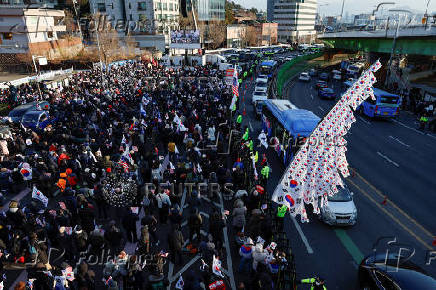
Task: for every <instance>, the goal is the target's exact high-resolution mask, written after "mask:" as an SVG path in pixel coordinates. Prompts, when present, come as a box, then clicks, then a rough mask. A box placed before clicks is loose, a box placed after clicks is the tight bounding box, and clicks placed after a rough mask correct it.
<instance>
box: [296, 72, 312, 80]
mask: <svg viewBox="0 0 436 290" xmlns="http://www.w3.org/2000/svg"><path fill="white" fill-rule="evenodd" d="M298 79H299V80H300V81H303V82H310V75H309V74H308V73H307V72H302V73H301V74H300V77H299V78H298Z"/></svg>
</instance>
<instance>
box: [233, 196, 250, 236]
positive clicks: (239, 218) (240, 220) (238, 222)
mask: <svg viewBox="0 0 436 290" xmlns="http://www.w3.org/2000/svg"><path fill="white" fill-rule="evenodd" d="M246 213H247V208H246V207H245V206H244V205H243V203H242V204H237V207H235V208H234V209H233V212H232V216H233V220H232V226H233V227H234V228H235V230H236V231H237V232H240V231H242V228H243V227H244V226H245V221H246V220H245V214H246Z"/></svg>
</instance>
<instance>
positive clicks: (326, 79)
mask: <svg viewBox="0 0 436 290" xmlns="http://www.w3.org/2000/svg"><path fill="white" fill-rule="evenodd" d="M319 79H320V80H322V81H328V80H329V74H328V73H325V72H323V73H321V74H320V75H319Z"/></svg>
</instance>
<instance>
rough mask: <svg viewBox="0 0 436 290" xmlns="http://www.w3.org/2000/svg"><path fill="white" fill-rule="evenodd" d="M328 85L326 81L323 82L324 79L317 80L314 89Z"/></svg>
mask: <svg viewBox="0 0 436 290" xmlns="http://www.w3.org/2000/svg"><path fill="white" fill-rule="evenodd" d="M327 87H328V85H327V83H326V82H325V81H317V82H316V83H315V88H316V89H318V90H319V89H322V88H327Z"/></svg>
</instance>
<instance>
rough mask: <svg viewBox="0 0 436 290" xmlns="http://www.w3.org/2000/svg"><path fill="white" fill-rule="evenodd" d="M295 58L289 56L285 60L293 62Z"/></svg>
mask: <svg viewBox="0 0 436 290" xmlns="http://www.w3.org/2000/svg"><path fill="white" fill-rule="evenodd" d="M294 58H295V57H293V56H288V57H286V58H285V61H291V60H293V59H294Z"/></svg>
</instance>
